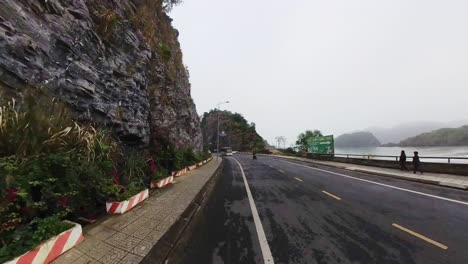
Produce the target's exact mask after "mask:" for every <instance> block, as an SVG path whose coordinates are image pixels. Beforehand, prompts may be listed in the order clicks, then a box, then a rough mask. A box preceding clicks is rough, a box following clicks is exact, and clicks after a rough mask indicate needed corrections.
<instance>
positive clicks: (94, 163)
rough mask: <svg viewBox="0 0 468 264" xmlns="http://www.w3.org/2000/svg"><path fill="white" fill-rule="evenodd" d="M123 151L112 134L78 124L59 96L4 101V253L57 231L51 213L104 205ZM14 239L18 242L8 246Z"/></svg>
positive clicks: (0, 129) (0, 114)
mask: <svg viewBox="0 0 468 264" xmlns="http://www.w3.org/2000/svg"><path fill="white" fill-rule="evenodd" d="M119 155H120V151H119V148H118V145H117V142H116V141H115V140H114V139H113V138H112V136H111V135H110V133H108V132H107V131H104V130H102V131H98V130H96V129H94V127H92V126H91V125H89V124H88V125H79V124H77V123H75V122H74V121H73V119H72V118H71V115H70V113H69V112H68V110H67V108H66V107H65V106H64V105H63V104H61V103H60V102H59V101H58V100H57V99H51V98H49V97H47V96H46V95H44V94H37V93H34V94H26V95H25V96H23V97H21V98H20V100H19V101H15V100H11V101H9V102H7V103H4V104H3V105H2V106H1V107H0V198H1V200H0V201H2V202H1V203H0V213H1V215H0V227H1V228H0V241H1V242H2V243H3V244H2V249H1V250H2V251H1V252H2V253H1V254H2V256H11V254H16V253H18V250H19V251H21V250H23V249H24V248H28V247H31V246H33V245H35V244H34V243H36V242H38V241H39V240H40V239H42V238H44V237H46V238H49V237H50V236H52V235H55V231H54V229H50V228H46V227H47V226H49V225H51V227H53V226H55V225H53V224H47V223H52V222H53V221H52V220H51V219H52V218H49V217H51V216H54V217H58V218H63V217H76V216H80V215H83V214H86V213H88V212H90V211H93V210H96V208H97V207H99V206H102V205H103V204H104V202H105V201H106V200H107V196H108V195H109V194H108V193H107V189H106V188H107V186H109V185H111V184H112V178H111V175H112V172H113V170H114V165H113V162H112V160H113V159H114V158H115V157H116V156H119ZM46 219H48V220H47V221H46ZM43 220H44V221H45V222H43ZM59 220H60V219H58V220H57V222H59ZM43 225H44V226H45V227H44V228H41V227H42V226H43ZM37 226H39V228H37ZM57 226H58V227H57V228H58V229H61V228H60V225H57ZM33 236H34V237H33ZM15 239H16V240H15ZM18 239H19V240H18ZM17 240H18V241H19V242H15V241H17ZM23 240H25V241H23ZM39 242H40V241H39ZM18 243H19V244H18ZM10 244H12V245H16V246H11V247H10V246H8V247H7V246H6V245H10ZM15 247H17V248H18V250H14V248H15ZM12 248H13V249H12Z"/></svg>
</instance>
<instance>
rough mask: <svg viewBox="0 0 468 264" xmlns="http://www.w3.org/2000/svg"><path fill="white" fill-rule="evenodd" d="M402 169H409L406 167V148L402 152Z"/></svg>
mask: <svg viewBox="0 0 468 264" xmlns="http://www.w3.org/2000/svg"><path fill="white" fill-rule="evenodd" d="M400 170H402V171H407V170H408V168H407V167H406V154H405V151H404V150H402V151H401V154H400Z"/></svg>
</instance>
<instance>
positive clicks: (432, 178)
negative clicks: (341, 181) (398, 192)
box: [272, 155, 468, 190]
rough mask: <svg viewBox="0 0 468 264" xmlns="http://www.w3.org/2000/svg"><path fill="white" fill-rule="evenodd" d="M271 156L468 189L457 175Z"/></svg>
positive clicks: (464, 179)
mask: <svg viewBox="0 0 468 264" xmlns="http://www.w3.org/2000/svg"><path fill="white" fill-rule="evenodd" d="M272 156H276V157H282V158H288V159H294V160H299V161H304V162H309V163H314V164H320V165H325V166H330V167H335V168H341V169H346V170H352V171H358V172H365V173H372V174H378V175H382V176H387V177H393V178H400V179H404V180H409V181H417V182H424V183H430V184H436V185H442V186H448V187H453V188H458V189H464V190H467V189H468V176H458V175H451V174H440V173H424V174H419V173H418V174H413V172H404V171H400V170H396V169H388V168H380V167H371V166H364V165H356V164H350V163H342V162H334V161H321V160H312V159H306V158H299V157H287V156H278V155H272Z"/></svg>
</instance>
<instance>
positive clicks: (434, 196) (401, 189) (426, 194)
mask: <svg viewBox="0 0 468 264" xmlns="http://www.w3.org/2000/svg"><path fill="white" fill-rule="evenodd" d="M278 160H279V161H282V162H286V163H290V164H293V165H297V166H301V167H304V168H308V169H311V170H318V171H322V172H326V173H330V174H334V175H338V176H341V177H345V178H350V179H354V180H358V181H363V182H368V183H372V184H376V185H380V186H384V187H388V188H392V189H396V190H400V191H404V192H409V193H414V194H419V195H423V196H427V197H432V198H436V199H440V200H444V201H448V202H452V203H458V204H463V205H468V202H463V201H459V200H454V199H450V198H445V197H441V196H437V195H433V194H428V193H423V192H418V191H413V190H409V189H405V188H401V187H396V186H393V185H388V184H384V183H380V182H375V181H370V180H365V179H361V178H357V177H353V176H349V175H345V174H341V173H337V172H332V171H327V170H322V169H319V168H312V167H309V166H306V165H302V164H297V163H294V162H289V161H285V160H280V159H278Z"/></svg>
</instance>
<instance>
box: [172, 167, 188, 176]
mask: <svg viewBox="0 0 468 264" xmlns="http://www.w3.org/2000/svg"><path fill="white" fill-rule="evenodd" d="M185 173H187V168H184V169H182V170H180V171H173V172H172V176H174V177H180V176H182V175H184V174H185Z"/></svg>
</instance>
